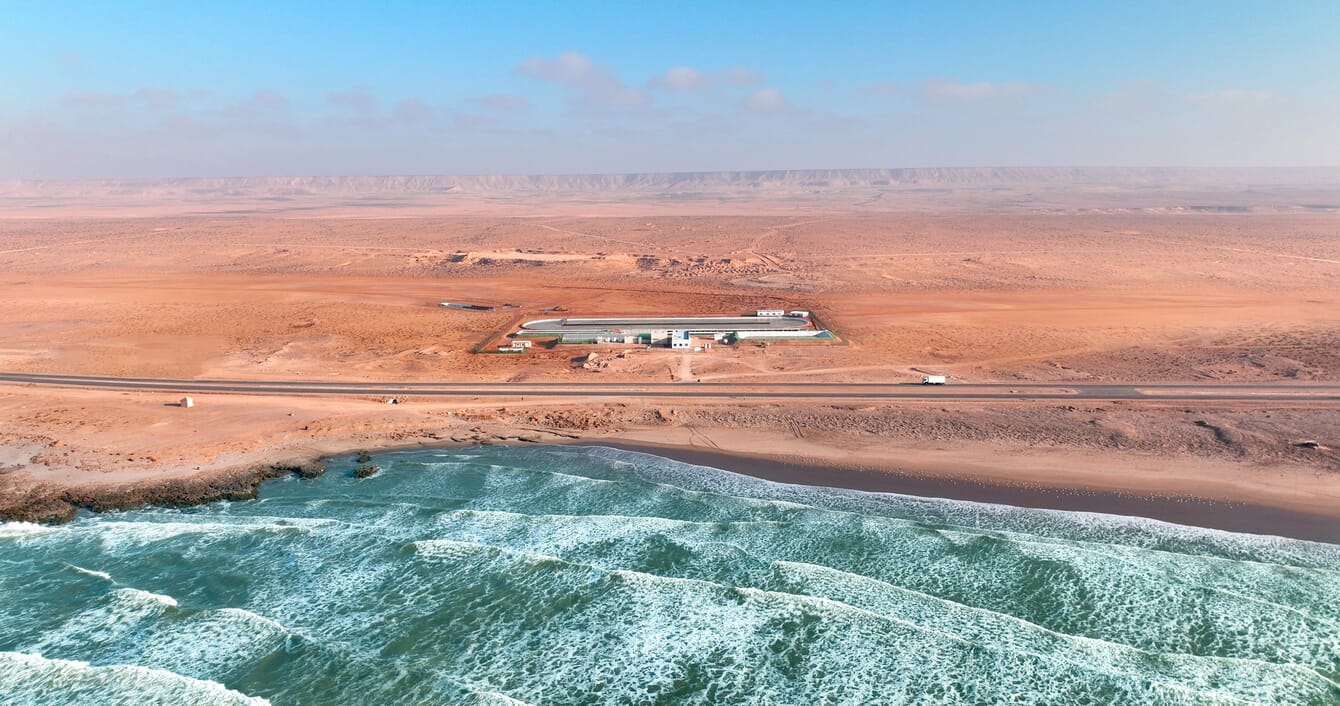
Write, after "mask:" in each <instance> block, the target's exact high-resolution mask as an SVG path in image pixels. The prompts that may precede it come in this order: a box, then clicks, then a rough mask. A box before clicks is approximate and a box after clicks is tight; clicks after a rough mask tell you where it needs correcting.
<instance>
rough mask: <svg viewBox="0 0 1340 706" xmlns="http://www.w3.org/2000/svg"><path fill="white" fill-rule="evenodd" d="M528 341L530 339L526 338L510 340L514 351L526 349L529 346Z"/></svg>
mask: <svg viewBox="0 0 1340 706" xmlns="http://www.w3.org/2000/svg"><path fill="white" fill-rule="evenodd" d="M530 343H531V342H530V341H526V340H517V341H512V350H514V351H523V350H526V349H527V348H530Z"/></svg>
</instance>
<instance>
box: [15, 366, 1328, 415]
mask: <svg viewBox="0 0 1340 706" xmlns="http://www.w3.org/2000/svg"><path fill="white" fill-rule="evenodd" d="M0 384H28V385H54V386H63V387H82V388H97V389H112V390H141V391H163V392H193V393H209V392H217V393H229V394H255V395H334V396H341V395H342V396H364V397H366V396H371V397H405V396H416V397H458V398H508V399H515V398H518V397H640V398H699V399H703V398H724V399H826V400H887V399H909V400H928V399H933V400H940V399H943V400H1092V401H1097V400H1149V401H1179V402H1197V401H1200V402H1307V403H1309V404H1323V405H1325V406H1328V407H1329V406H1340V384H1336V383H1281V384H1257V383H1253V384H1222V383H1189V384H1168V383H1158V384H1150V385H1130V384H1127V385H1109V384H1103V385H1089V384H1086V385H1074V384H1059V383H979V384H966V383H959V384H949V385H944V386H938V385H918V384H915V383H890V384H876V383H828V382H814V383H711V382H708V383H693V382H670V383H655V382H652V383H633V382H577V383H568V382H520V383H511V382H500V383H491V382H328V381H320V380H171V379H163V378H128V377H109V376H100V375H46V374H33V373H0Z"/></svg>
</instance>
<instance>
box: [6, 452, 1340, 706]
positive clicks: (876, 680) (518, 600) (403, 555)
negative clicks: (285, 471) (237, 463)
mask: <svg viewBox="0 0 1340 706" xmlns="http://www.w3.org/2000/svg"><path fill="white" fill-rule="evenodd" d="M376 463H378V464H379V465H380V466H382V468H383V471H382V473H381V474H379V475H377V476H374V477H372V478H368V479H364V480H356V479H354V478H352V477H351V474H350V472H351V470H352V468H353V466H354V462H353V459H351V458H344V459H336V460H335V461H333V462H332V463H331V464H330V471H329V472H328V473H327V474H326V475H325V476H324V477H322V478H319V479H316V480H308V481H300V480H297V479H288V480H281V481H275V482H272V483H269V484H266V485H265V486H264V487H263V489H262V493H261V498H260V499H259V500H254V501H247V502H235V503H215V504H211V505H207V506H203V507H198V508H190V509H182V510H167V509H147V510H139V511H133V512H123V513H110V514H104V515H96V516H87V517H83V518H81V519H79V520H78V521H76V522H75V523H73V524H70V525H65V526H60V527H45V526H36V525H25V524H9V525H0V599H3V600H4V606H5V609H4V611H3V615H2V616H0V702H3V703H16V704H23V703H42V704H86V703H133V704H150V703H190V704H195V705H200V704H215V703H218V704H229V703H265V702H266V701H269V702H271V703H274V704H327V703H361V704H390V703H446V704H515V703H530V704H604V703H617V704H652V703H666V704H678V703H690V704H737V703H785V704H891V703H907V704H938V703H946V704H949V703H970V704H991V703H1001V702H1008V703H1037V704H1111V703H1131V704H1138V703H1175V704H1225V703H1262V704H1335V703H1340V686H1337V681H1338V680H1340V546H1336V545H1328V544H1318V543H1310V542H1303V541H1296V540H1288V539H1280V538H1272V537H1260V536H1253V535H1240V534H1232V533H1227V532H1220V531H1214V530H1203V529H1196V528H1191V527H1182V526H1177V525H1170V524H1166V523H1160V522H1155V521H1150V520H1140V519H1133V518H1120V517H1114V516H1106V515H1092V514H1081V513H1067V512H1053V511H1042V510H1024V509H1018V508H1011V507H1005V506H993V505H982V504H975V503H967V502H960V501H950V500H933V499H922V498H912V497H907V496H898V495H881V494H873V493H862V492H857V491H847V490H836V489H828V488H807V487H801V486H790V485H781V484H775V483H769V482H767V481H762V480H756V479H753V478H748V477H744V476H739V475H735V474H731V473H726V472H724V471H719V470H715V469H711V468H704V467H700V466H691V465H687V464H682V463H678V462H675V461H669V460H666V459H661V458H657V457H655V456H648V455H644V454H637V453H632V452H627V451H617V450H612V449H591V448H554V447H530V448H519V449H518V448H479V449H463V450H433V451H414V452H400V453H394V454H389V453H388V454H381V455H378V456H377V458H376Z"/></svg>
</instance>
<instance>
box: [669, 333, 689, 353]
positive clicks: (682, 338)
mask: <svg viewBox="0 0 1340 706" xmlns="http://www.w3.org/2000/svg"><path fill="white" fill-rule="evenodd" d="M692 346H693V339H691V338H689V332H688V331H676V332H675V333H674V335H673V336H671V337H670V347H671V348H674V349H677V350H686V349H688V348H691V347H692Z"/></svg>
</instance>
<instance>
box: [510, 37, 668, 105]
mask: <svg viewBox="0 0 1340 706" xmlns="http://www.w3.org/2000/svg"><path fill="white" fill-rule="evenodd" d="M516 70H517V72H518V73H521V74H523V75H526V76H530V77H531V78H535V79H539V80H541V81H548V82H550V83H555V84H558V85H560V86H563V87H564V88H566V89H568V90H569V91H571V92H572V93H573V95H575V96H576V97H577V98H578V100H580V101H581V102H582V103H584V104H585V105H587V106H591V107H604V108H610V107H615V108H629V107H638V106H644V105H648V104H650V103H651V98H650V97H648V96H647V94H645V93H643V92H642V91H639V90H637V89H636V88H630V87H628V86H626V85H624V83H623V82H622V81H620V80H619V79H618V77H616V76H615V75H614V74H613V73H612V72H610V70H609V69H607V68H605V67H603V66H601V65H599V64H596V63H595V62H593V61H591V59H590V58H589V57H587V56H586V55H584V54H579V53H577V52H573V51H568V52H563V53H562V54H559V55H558V57H557V58H554V59H544V58H541V57H531V58H529V59H526V60H525V61H523V62H521V63H520V64H519V65H518V66H517V67H516Z"/></svg>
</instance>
